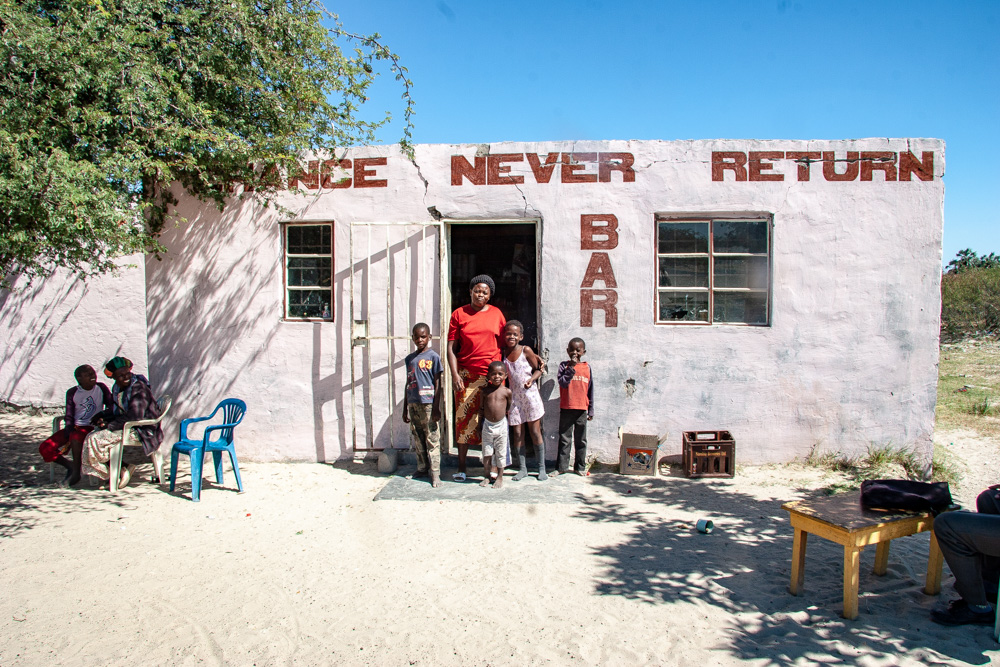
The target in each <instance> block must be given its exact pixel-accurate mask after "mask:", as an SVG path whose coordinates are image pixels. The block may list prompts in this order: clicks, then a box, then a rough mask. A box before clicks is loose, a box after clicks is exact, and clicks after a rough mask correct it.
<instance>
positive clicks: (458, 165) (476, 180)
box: [451, 153, 635, 185]
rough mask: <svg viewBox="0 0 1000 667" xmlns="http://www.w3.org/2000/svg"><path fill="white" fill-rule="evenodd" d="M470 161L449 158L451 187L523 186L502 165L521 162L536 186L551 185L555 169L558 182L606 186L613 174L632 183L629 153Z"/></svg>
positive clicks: (525, 155) (504, 155) (516, 155)
mask: <svg viewBox="0 0 1000 667" xmlns="http://www.w3.org/2000/svg"><path fill="white" fill-rule="evenodd" d="M474 159H475V163H472V162H469V159H468V158H466V157H465V156H464V155H452V156H451V184H452V185H462V184H463V183H464V182H465V181H468V182H469V183H471V184H472V185H516V184H519V183H524V176H520V175H511V173H510V170H511V168H510V166H509V165H507V164H505V163H509V162H523V161H524V160H527V162H528V166H529V167H531V175H532V176H533V177H534V179H535V182H536V183H539V184H546V183H551V182H552V176H553V175H555V171H556V168H557V167H558V168H559V182H560V183H610V182H611V180H612V178H611V174H612V173H613V172H618V173H620V174H621V175H622V180H621V182H622V183H634V182H635V168H634V167H633V165H634V164H635V156H634V155H632V154H631V153H547V154H546V155H545V160H544V161H542V157H541V155H539V154H537V153H499V154H496V155H489V156H486V157H483V156H479V157H476V158H474ZM594 163H596V169H597V171H596V173H595V172H594V171H593V169H594V168H595V166H594Z"/></svg>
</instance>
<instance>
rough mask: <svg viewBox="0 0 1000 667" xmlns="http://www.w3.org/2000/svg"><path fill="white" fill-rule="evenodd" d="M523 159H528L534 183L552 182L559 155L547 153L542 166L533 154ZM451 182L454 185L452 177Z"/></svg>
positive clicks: (526, 155) (528, 154)
mask: <svg viewBox="0 0 1000 667" xmlns="http://www.w3.org/2000/svg"><path fill="white" fill-rule="evenodd" d="M525 157H527V158H528V164H529V165H531V173H532V174H533V175H534V177H535V182H536V183H548V182H549V181H550V180H552V174H553V172H555V170H556V165H557V164H558V163H559V153H549V154H548V155H546V156H545V162H544V164H543V163H542V161H541V160H539V159H538V155H537V154H535V153H525ZM451 182H452V185H454V183H455V178H454V176H453V177H452V180H451Z"/></svg>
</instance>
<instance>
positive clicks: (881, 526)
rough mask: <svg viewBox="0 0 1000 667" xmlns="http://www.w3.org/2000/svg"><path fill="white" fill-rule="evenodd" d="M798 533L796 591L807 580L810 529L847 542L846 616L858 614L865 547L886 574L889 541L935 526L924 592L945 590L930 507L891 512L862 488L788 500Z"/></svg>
mask: <svg viewBox="0 0 1000 667" xmlns="http://www.w3.org/2000/svg"><path fill="white" fill-rule="evenodd" d="M781 509H783V510H788V514H789V518H790V519H791V521H792V527H793V528H794V529H795V538H794V541H793V543H792V581H791V584H790V585H789V586H788V591H789V592H790V593H791V594H792V595H798V594H799V591H800V590H801V589H802V583H803V581H804V580H805V564H806V541H807V539H808V537H809V534H810V533H812V534H813V535H816V536H818V537H822V538H824V539H827V540H830V541H831V542H836V543H837V544H840V545H842V546H843V547H844V613H843V616H844V618H847V619H851V620H853V619H855V618H857V617H858V571H859V569H860V565H861V549H863V548H864V547H866V546H868V545H869V544H875V545H877V546H876V547H875V570H874V572H875V574H877V575H879V576H881V575H883V574H885V572H886V568H887V566H888V564H889V542H890V541H891V540H894V539H896V538H897V537H906V536H907V535H913V534H915V533H922V532H924V531H931V547H930V555H929V557H928V559H927V582H926V585H925V586H924V592H925V593H927V594H928V595H936V594H937V593H939V592H940V591H941V565H942V561H943V557H942V555H941V548H940V547H939V546H938V543H937V539H936V538H935V537H934V532H933V530H931V529H932V528H933V526H934V517H933V516H932V515H931V514H929V513H923V514H917V513H908V512H889V511H882V510H869V509H864V508H862V507H861V496H860V493H844V494H839V495H835V496H829V497H826V498H820V499H818V500H800V501H795V502H790V503H785V504H784V505H782V506H781Z"/></svg>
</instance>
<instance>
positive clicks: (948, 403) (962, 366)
mask: <svg viewBox="0 0 1000 667" xmlns="http://www.w3.org/2000/svg"><path fill="white" fill-rule="evenodd" d="M998 404H1000V341H996V340H992V339H986V340H978V341H965V342H962V343H955V344H946V345H942V346H941V362H940V366H939V368H938V397H937V412H936V414H935V418H936V421H937V426H938V428H946V429H968V430H970V431H973V432H975V433H978V434H979V435H982V436H985V437H991V438H997V437H1000V417H998V416H997V406H998Z"/></svg>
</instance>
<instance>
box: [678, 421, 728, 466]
mask: <svg viewBox="0 0 1000 667" xmlns="http://www.w3.org/2000/svg"><path fill="white" fill-rule="evenodd" d="M682 437H683V450H682V456H681V463H682V465H683V467H684V474H685V475H687V476H688V477H733V476H734V475H735V474H736V441H735V440H734V439H733V436H732V434H730V433H729V431H684V434H683V436H682Z"/></svg>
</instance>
